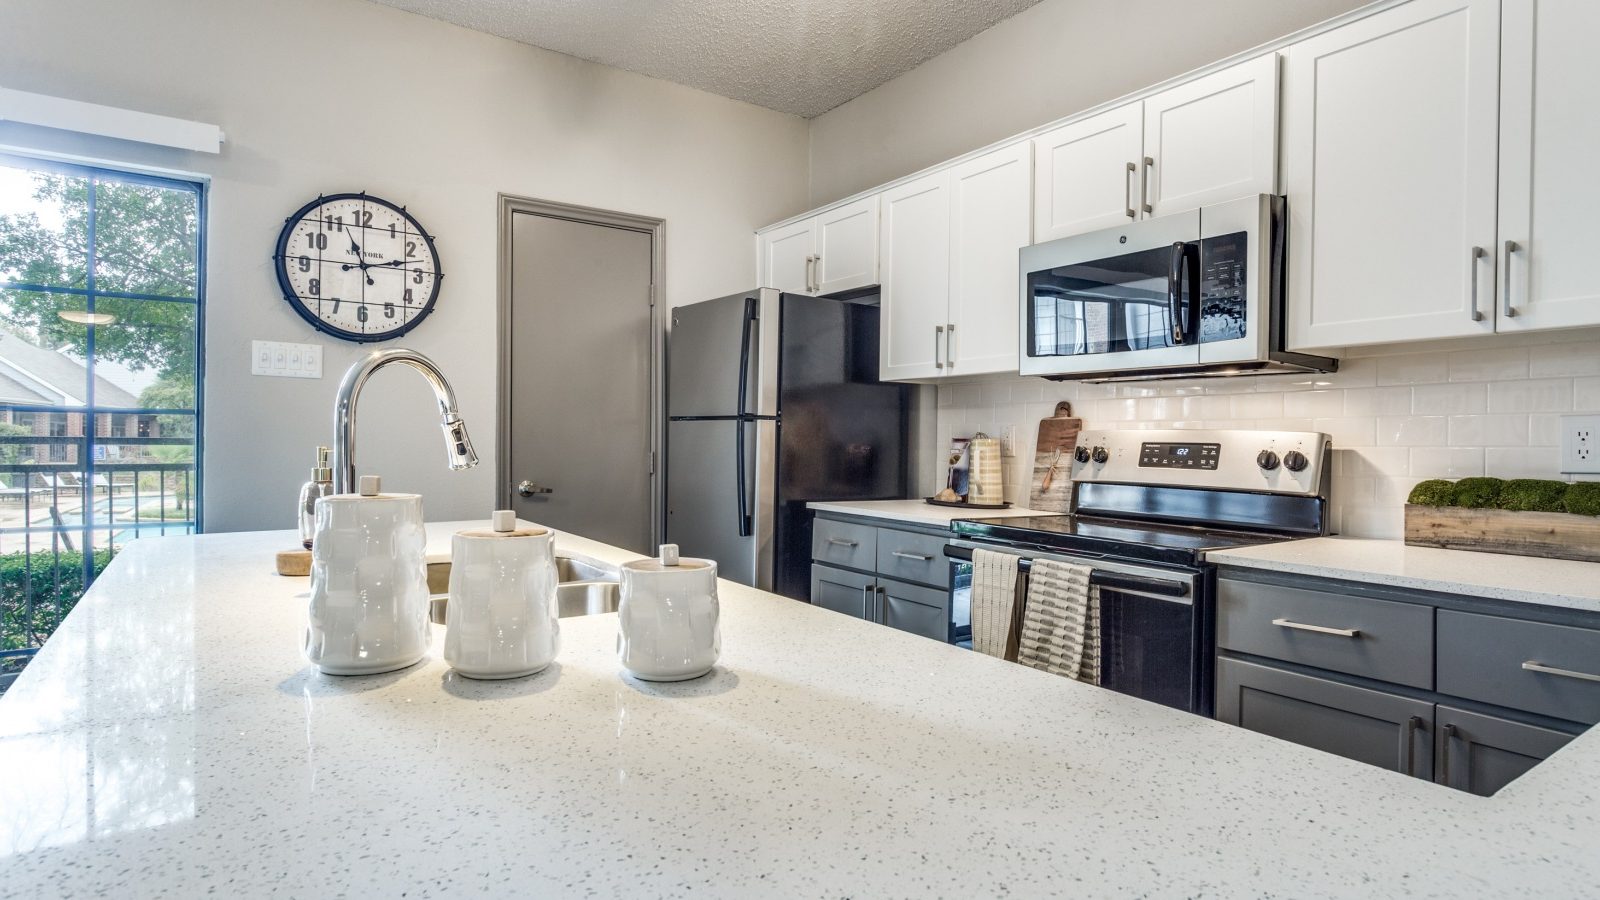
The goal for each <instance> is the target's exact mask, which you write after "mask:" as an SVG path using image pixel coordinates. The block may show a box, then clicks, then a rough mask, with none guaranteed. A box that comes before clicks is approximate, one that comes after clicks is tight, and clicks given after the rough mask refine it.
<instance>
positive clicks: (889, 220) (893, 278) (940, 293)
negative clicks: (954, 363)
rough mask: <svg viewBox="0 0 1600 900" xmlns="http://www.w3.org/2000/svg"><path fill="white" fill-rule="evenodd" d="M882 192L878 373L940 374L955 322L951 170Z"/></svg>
mask: <svg viewBox="0 0 1600 900" xmlns="http://www.w3.org/2000/svg"><path fill="white" fill-rule="evenodd" d="M881 197H882V201H883V203H882V209H881V212H882V215H883V220H882V223H881V226H880V229H879V238H878V245H879V247H880V248H881V249H882V250H883V292H882V294H881V295H880V303H881V308H880V313H881V314H880V317H879V323H878V343H879V357H878V376H879V377H880V378H882V379H883V380H885V381H902V380H908V379H923V378H934V377H937V376H939V375H942V374H944V369H945V362H946V344H945V341H946V337H947V335H946V328H947V327H948V326H949V324H950V315H949V313H950V309H949V302H950V173H949V172H948V171H944V172H935V173H934V174H932V175H929V176H927V177H925V178H918V179H917V180H916V181H912V182H910V183H907V184H902V185H900V186H899V187H894V188H890V189H889V190H887V191H884V192H883V194H882V195H881Z"/></svg>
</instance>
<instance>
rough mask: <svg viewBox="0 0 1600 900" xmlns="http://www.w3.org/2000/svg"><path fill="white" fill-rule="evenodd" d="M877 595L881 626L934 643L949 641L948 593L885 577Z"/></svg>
mask: <svg viewBox="0 0 1600 900" xmlns="http://www.w3.org/2000/svg"><path fill="white" fill-rule="evenodd" d="M941 546H942V545H941ZM878 592H879V597H880V598H881V603H882V605H883V610H882V615H883V624H885V625H888V626H889V627H890V628H898V629H900V630H901V631H909V632H911V633H912V634H920V635H922V636H923V637H926V638H932V639H934V640H936V641H941V642H943V641H948V640H950V615H949V613H947V612H946V611H945V604H946V603H947V602H948V598H949V594H947V593H945V592H944V591H938V590H934V589H933V588H925V587H918V586H917V585H914V584H904V583H902V582H898V581H890V580H888V579H886V578H880V579H878Z"/></svg>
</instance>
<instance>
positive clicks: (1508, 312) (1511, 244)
mask: <svg viewBox="0 0 1600 900" xmlns="http://www.w3.org/2000/svg"><path fill="white" fill-rule="evenodd" d="M1521 249H1522V245H1521V244H1519V243H1517V242H1516V241H1506V274H1505V290H1504V294H1505V296H1503V297H1502V298H1501V302H1502V303H1503V304H1504V307H1503V311H1504V312H1505V317H1506V318H1508V319H1514V318H1516V316H1517V308H1516V307H1515V306H1512V305H1511V254H1513V253H1516V252H1517V251H1518V250H1521Z"/></svg>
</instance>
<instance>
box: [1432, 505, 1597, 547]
mask: <svg viewBox="0 0 1600 900" xmlns="http://www.w3.org/2000/svg"><path fill="white" fill-rule="evenodd" d="M1406 543H1407V544H1409V545H1411V546H1413V547H1442V548H1444V549H1446V550H1479V551H1483V552H1486V553H1506V554H1510V555H1512V556H1535V557H1539V558H1541V559H1577V560H1583V561H1584V562H1600V517H1595V516H1575V515H1572V514H1571V513H1550V512H1511V511H1509V510H1503V509H1465V508H1461V507H1454V506H1417V505H1415V504H1409V503H1408V504H1406Z"/></svg>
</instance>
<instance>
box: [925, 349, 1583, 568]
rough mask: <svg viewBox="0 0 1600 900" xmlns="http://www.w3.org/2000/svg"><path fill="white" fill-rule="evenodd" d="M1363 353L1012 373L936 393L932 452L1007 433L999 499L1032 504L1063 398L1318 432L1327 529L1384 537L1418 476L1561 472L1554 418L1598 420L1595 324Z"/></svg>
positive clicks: (1122, 418) (1153, 418)
mask: <svg viewBox="0 0 1600 900" xmlns="http://www.w3.org/2000/svg"><path fill="white" fill-rule="evenodd" d="M1368 352H1369V353H1371V354H1375V355H1366V356H1354V357H1351V358H1347V359H1345V360H1344V361H1343V363H1342V365H1341V366H1340V368H1339V371H1338V372H1336V373H1333V374H1331V375H1272V376H1254V377H1239V378H1213V379H1196V380H1193V381H1163V382H1153V383H1139V384H1080V383H1070V382H1069V383H1057V382H1051V381H1045V380H1044V379H1041V378H1020V377H1019V378H1012V379H1006V380H1003V381H995V382H990V383H985V384H965V385H953V386H948V387H941V388H940V389H939V412H938V425H937V431H938V440H939V445H940V446H948V445H949V441H950V438H951V437H952V436H956V437H962V436H970V435H971V434H972V433H974V432H977V431H983V432H985V433H987V434H990V435H993V436H999V435H1000V434H1002V433H1003V432H1004V429H1005V428H1006V427H1007V426H1014V427H1015V428H1016V430H1017V431H1016V433H1017V438H1018V440H1017V443H1018V449H1017V456H1016V457H1014V458H1007V459H1006V460H1005V463H1006V466H1005V478H1006V497H1007V499H1009V500H1011V501H1012V502H1015V503H1018V504H1026V502H1027V494H1028V485H1029V482H1030V478H1031V476H1032V471H1033V469H1032V466H1033V448H1034V445H1035V442H1036V440H1037V436H1038V427H1039V420H1040V419H1042V418H1044V417H1046V416H1049V415H1050V414H1051V411H1052V410H1053V409H1054V407H1055V404H1056V401H1058V400H1068V401H1071V403H1072V407H1073V414H1074V415H1077V416H1081V417H1082V418H1083V419H1084V424H1085V426H1086V427H1091V428H1261V429H1274V430H1289V431H1324V432H1327V433H1328V434H1330V435H1331V436H1332V438H1333V446H1334V448H1335V449H1334V470H1333V488H1334V494H1333V498H1334V510H1335V522H1334V524H1335V527H1336V528H1337V529H1339V530H1340V531H1341V532H1342V533H1344V534H1349V535H1355V536H1359V537H1389V538H1392V537H1399V536H1400V534H1401V531H1402V528H1403V521H1404V519H1403V511H1402V507H1403V505H1404V503H1405V498H1406V495H1407V494H1408V493H1410V491H1411V488H1412V486H1414V485H1415V484H1416V483H1417V482H1418V481H1421V480H1423V479H1425V478H1465V477H1468V476H1472V475H1493V476H1496V477H1500V478H1555V479H1560V478H1564V476H1562V475H1561V474H1559V472H1558V471H1557V469H1558V468H1559V465H1560V450H1559V448H1560V445H1561V438H1560V431H1559V422H1560V416H1561V414H1562V413H1571V412H1600V335H1597V333H1596V331H1595V330H1592V329H1588V330H1581V331H1571V332H1556V333H1553V334H1550V335H1546V336H1542V337H1541V336H1507V337H1499V338H1468V339H1463V340H1460V341H1452V342H1439V343H1433V344H1428V345H1412V346H1403V347H1393V348H1383V349H1374V350H1371V351H1368ZM1247 449H1250V448H1247ZM1251 452H1252V453H1253V452H1254V450H1253V449H1251ZM931 487H932V486H931V485H924V488H928V489H931Z"/></svg>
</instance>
